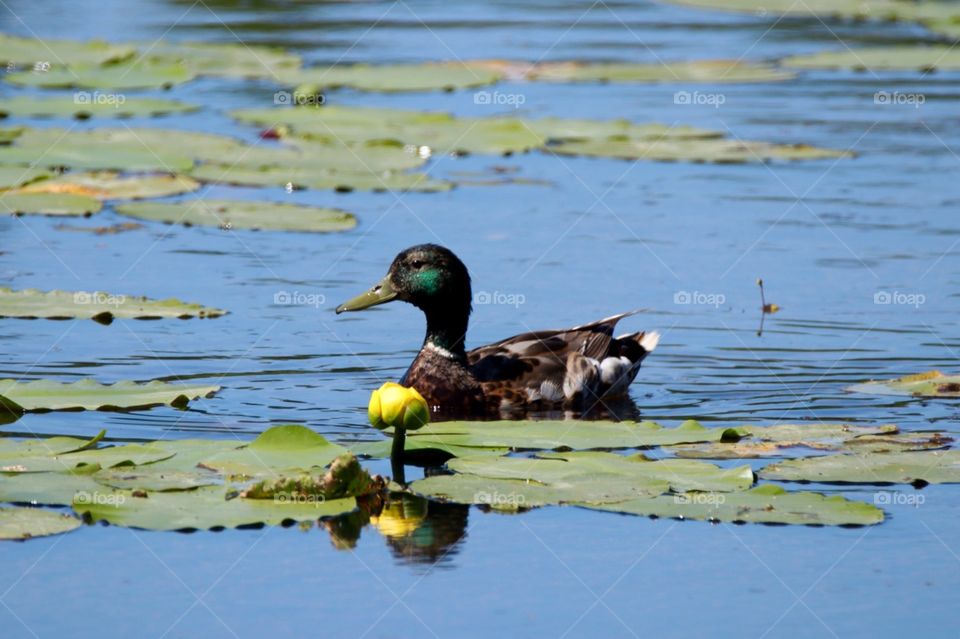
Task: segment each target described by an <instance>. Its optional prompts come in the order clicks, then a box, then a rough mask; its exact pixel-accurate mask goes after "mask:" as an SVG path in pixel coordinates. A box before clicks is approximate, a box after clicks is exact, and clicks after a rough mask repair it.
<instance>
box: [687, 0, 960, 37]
mask: <svg viewBox="0 0 960 639" xmlns="http://www.w3.org/2000/svg"><path fill="white" fill-rule="evenodd" d="M672 1H673V2H675V3H677V4H685V5H691V6H696V7H702V8H709V9H719V10H723V11H740V12H749V13H753V14H757V13H760V14H761V15H765V16H766V15H769V16H801V17H809V16H821V17H825V18H846V19H854V20H865V19H872V20H884V21H898V22H916V23H919V24H922V25H924V26H926V27H927V28H929V29H931V30H933V31H935V32H937V33H943V34H946V35H949V36H953V37H960V8H958V7H957V6H956V4H955V3H952V2H940V1H938V0H916V1H904V0H804V1H803V2H794V1H792V0H672Z"/></svg>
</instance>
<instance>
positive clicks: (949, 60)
mask: <svg viewBox="0 0 960 639" xmlns="http://www.w3.org/2000/svg"><path fill="white" fill-rule="evenodd" d="M957 16H958V23H960V10H958V12H957ZM781 62H782V64H784V65H786V66H789V67H797V68H801V69H852V70H855V71H865V70H870V71H914V70H916V71H930V70H933V69H937V70H941V71H957V70H960V51H958V50H957V49H955V48H954V47H949V46H944V45H931V46H920V45H916V46H899V47H876V48H864V49H852V50H851V49H844V50H843V51H824V52H821V53H814V54H811V55H800V56H791V57H789V58H785V59H784V60H782V61H781Z"/></svg>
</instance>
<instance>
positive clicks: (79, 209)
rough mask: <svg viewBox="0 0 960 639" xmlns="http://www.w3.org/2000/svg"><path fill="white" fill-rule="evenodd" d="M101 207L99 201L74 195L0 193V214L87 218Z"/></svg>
mask: <svg viewBox="0 0 960 639" xmlns="http://www.w3.org/2000/svg"><path fill="white" fill-rule="evenodd" d="M102 206H103V204H102V203H101V202H100V200H98V199H96V198H93V197H90V196H88V195H77V194H76V193H32V192H24V191H5V192H2V193H0V213H7V214H12V215H52V216H88V215H92V214H94V213H96V212H97V211H99V210H100V209H101V207H102Z"/></svg>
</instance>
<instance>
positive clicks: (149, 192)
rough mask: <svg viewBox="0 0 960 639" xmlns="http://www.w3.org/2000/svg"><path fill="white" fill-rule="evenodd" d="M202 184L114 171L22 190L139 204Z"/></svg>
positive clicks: (181, 177) (70, 175) (49, 181)
mask: <svg viewBox="0 0 960 639" xmlns="http://www.w3.org/2000/svg"><path fill="white" fill-rule="evenodd" d="M199 188H200V183H199V182H197V181H196V180H194V179H192V178H189V177H187V176H185V175H168V174H161V175H128V176H121V175H120V174H119V173H116V172H114V171H97V172H87V173H68V174H66V175H61V176H59V177H55V178H51V179H47V180H40V181H38V182H34V183H32V184H29V185H27V186H25V187H23V188H21V189H20V191H19V192H20V193H51V194H73V195H81V196H84V197H92V198H96V199H98V200H139V199H145V198H155V197H167V196H170V195H180V194H182V193H189V192H191V191H196V190H197V189H199Z"/></svg>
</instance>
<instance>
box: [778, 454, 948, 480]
mask: <svg viewBox="0 0 960 639" xmlns="http://www.w3.org/2000/svg"><path fill="white" fill-rule="evenodd" d="M760 476H761V477H763V478H764V479H776V480H780V481H803V482H808V481H815V482H822V483H839V484H917V483H922V484H948V483H949V484H955V483H958V482H960V450H943V451H941V450H934V451H925V452H905V453H869V454H854V455H828V456H826V457H810V458H806V459H792V460H787V461H783V462H777V463H774V464H770V465H769V466H766V467H764V468H763V469H761V470H760Z"/></svg>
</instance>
